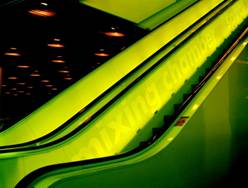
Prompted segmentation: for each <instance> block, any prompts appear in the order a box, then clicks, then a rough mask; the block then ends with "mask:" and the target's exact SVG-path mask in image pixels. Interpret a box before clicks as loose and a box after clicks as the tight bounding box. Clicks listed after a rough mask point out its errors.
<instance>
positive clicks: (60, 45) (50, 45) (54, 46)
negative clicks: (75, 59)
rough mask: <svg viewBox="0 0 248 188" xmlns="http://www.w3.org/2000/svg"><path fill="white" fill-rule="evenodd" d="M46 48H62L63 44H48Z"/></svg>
mask: <svg viewBox="0 0 248 188" xmlns="http://www.w3.org/2000/svg"><path fill="white" fill-rule="evenodd" d="M47 46H48V47H50V48H64V47H65V46H64V44H61V43H49V44H47Z"/></svg>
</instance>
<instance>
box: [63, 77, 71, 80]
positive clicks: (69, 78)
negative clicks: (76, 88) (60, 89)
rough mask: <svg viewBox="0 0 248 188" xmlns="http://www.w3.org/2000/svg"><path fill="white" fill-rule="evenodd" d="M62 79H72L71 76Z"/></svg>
mask: <svg viewBox="0 0 248 188" xmlns="http://www.w3.org/2000/svg"><path fill="white" fill-rule="evenodd" d="M64 80H72V77H65V78H64Z"/></svg>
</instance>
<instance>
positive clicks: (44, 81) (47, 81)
mask: <svg viewBox="0 0 248 188" xmlns="http://www.w3.org/2000/svg"><path fill="white" fill-rule="evenodd" d="M41 82H42V83H49V82H50V81H49V80H41Z"/></svg>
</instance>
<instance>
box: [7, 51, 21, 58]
mask: <svg viewBox="0 0 248 188" xmlns="http://www.w3.org/2000/svg"><path fill="white" fill-rule="evenodd" d="M4 55H6V56H15V57H17V56H21V54H19V53H17V52H5V53H4Z"/></svg>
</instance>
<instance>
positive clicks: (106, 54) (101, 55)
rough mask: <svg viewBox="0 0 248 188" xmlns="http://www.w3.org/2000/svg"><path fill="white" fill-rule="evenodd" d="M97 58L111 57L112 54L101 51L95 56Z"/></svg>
mask: <svg viewBox="0 0 248 188" xmlns="http://www.w3.org/2000/svg"><path fill="white" fill-rule="evenodd" d="M94 55H95V56H97V57H109V56H110V54H108V53H106V52H105V50H104V49H100V50H99V52H96V53H95V54H94Z"/></svg>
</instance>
